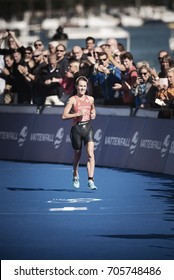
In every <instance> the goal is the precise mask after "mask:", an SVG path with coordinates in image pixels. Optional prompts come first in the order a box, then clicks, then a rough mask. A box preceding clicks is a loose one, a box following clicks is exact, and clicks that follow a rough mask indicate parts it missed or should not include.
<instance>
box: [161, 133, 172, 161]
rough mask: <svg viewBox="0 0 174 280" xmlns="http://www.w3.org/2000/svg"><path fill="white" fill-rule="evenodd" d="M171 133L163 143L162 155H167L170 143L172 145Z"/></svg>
mask: <svg viewBox="0 0 174 280" xmlns="http://www.w3.org/2000/svg"><path fill="white" fill-rule="evenodd" d="M170 138H171V137H170V134H167V135H166V137H165V139H164V141H163V143H162V148H161V157H165V155H166V154H167V152H168V150H169V145H170Z"/></svg>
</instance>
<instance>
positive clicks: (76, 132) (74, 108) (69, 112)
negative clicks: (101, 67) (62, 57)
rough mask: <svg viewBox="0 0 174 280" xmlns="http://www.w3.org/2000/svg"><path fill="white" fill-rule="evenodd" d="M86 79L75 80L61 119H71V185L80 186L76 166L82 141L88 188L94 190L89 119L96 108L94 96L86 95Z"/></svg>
mask: <svg viewBox="0 0 174 280" xmlns="http://www.w3.org/2000/svg"><path fill="white" fill-rule="evenodd" d="M87 84H88V80H87V78H86V77H84V76H80V77H79V78H77V80H76V84H75V86H76V90H77V94H76V95H74V96H71V97H70V98H69V100H68V102H67V104H66V106H65V108H64V112H63V114H62V119H63V120H65V119H71V118H72V119H73V125H72V128H71V133H70V137H71V143H72V147H73V149H74V161H73V187H74V188H76V189H78V188H79V187H80V181H79V173H78V167H79V162H80V158H81V151H82V143H83V142H84V145H85V146H86V151H87V156H88V161H87V172H88V188H89V189H91V190H96V189H97V187H96V186H95V184H94V167H95V158H94V132H93V129H92V127H91V122H90V120H91V119H95V117H96V110H95V106H94V98H93V97H92V96H89V95H86V91H87Z"/></svg>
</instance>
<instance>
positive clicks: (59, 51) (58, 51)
mask: <svg viewBox="0 0 174 280" xmlns="http://www.w3.org/2000/svg"><path fill="white" fill-rule="evenodd" d="M56 51H57V52H64V51H65V50H56Z"/></svg>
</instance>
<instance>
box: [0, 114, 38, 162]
mask: <svg viewBox="0 0 174 280" xmlns="http://www.w3.org/2000/svg"><path fill="white" fill-rule="evenodd" d="M34 119H35V115H33V114H19V113H17V114H15V113H0V158H1V159H9V160H10V159H11V160H24V159H25V157H24V153H25V149H26V148H27V142H28V137H29V133H30V130H31V127H32V125H33V122H34Z"/></svg>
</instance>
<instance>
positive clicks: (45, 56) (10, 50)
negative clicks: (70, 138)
mask: <svg viewBox="0 0 174 280" xmlns="http://www.w3.org/2000/svg"><path fill="white" fill-rule="evenodd" d="M56 39H57V38H54V40H50V41H49V43H48V46H44V42H42V40H37V41H35V42H33V46H27V47H24V46H23V44H22V42H20V41H19V39H18V38H17V37H16V34H15V32H13V31H5V32H3V33H2V34H1V38H0V104H35V105H37V106H43V105H62V106H63V105H65V103H66V102H67V100H68V98H69V97H70V96H72V95H74V94H75V93H76V88H75V80H76V79H77V78H78V77H79V76H85V77H86V78H88V81H89V82H88V94H89V95H92V96H93V97H94V99H95V103H96V104H103V105H106V106H107V105H119V106H120V105H121V106H124V105H125V106H131V107H133V108H149V107H150V108H158V107H166V108H173V107H174V59H173V58H172V57H171V56H170V55H169V52H168V51H167V50H159V52H158V54H157V55H158V59H159V65H160V72H159V73H158V72H157V71H156V69H155V68H152V67H150V65H149V63H148V60H147V61H138V62H135V59H134V57H133V55H132V53H131V52H129V51H127V50H126V49H125V47H124V45H122V44H121V43H119V42H117V40H116V39H115V38H108V39H107V40H106V42H103V43H102V44H100V45H97V44H96V40H95V38H93V37H87V38H86V40H85V42H84V45H85V46H84V48H82V47H81V46H79V45H75V46H74V47H73V48H72V50H70V51H67V50H66V46H65V45H64V44H63V43H62V42H61V41H59V40H56ZM4 46H5V47H4Z"/></svg>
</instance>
